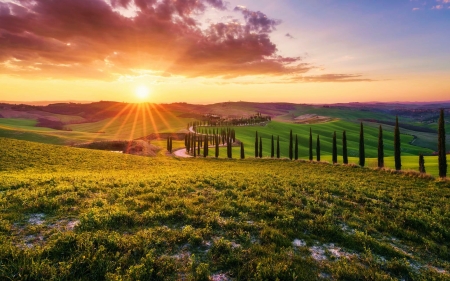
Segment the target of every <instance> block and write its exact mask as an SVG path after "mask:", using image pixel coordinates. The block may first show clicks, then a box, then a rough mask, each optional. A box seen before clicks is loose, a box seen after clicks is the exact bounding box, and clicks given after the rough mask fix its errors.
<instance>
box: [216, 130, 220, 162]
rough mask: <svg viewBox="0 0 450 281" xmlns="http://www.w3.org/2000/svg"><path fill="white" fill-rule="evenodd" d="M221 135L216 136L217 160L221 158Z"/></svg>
mask: <svg viewBox="0 0 450 281" xmlns="http://www.w3.org/2000/svg"><path fill="white" fill-rule="evenodd" d="M219 138H220V137H219V135H217V136H216V155H215V156H216V158H218V157H219V143H220V139H219Z"/></svg>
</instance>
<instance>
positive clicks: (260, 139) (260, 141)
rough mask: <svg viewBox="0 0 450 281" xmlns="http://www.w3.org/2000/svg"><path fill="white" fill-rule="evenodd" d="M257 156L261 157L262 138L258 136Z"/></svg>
mask: <svg viewBox="0 0 450 281" xmlns="http://www.w3.org/2000/svg"><path fill="white" fill-rule="evenodd" d="M259 158H262V138H261V137H259Z"/></svg>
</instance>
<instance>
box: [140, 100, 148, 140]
mask: <svg viewBox="0 0 450 281" xmlns="http://www.w3.org/2000/svg"><path fill="white" fill-rule="evenodd" d="M144 105H145V104H139V111H140V112H141V115H142V133H143V137H144V140H147V119H146V118H145V109H144Z"/></svg>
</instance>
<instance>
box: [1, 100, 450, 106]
mask: <svg viewBox="0 0 450 281" xmlns="http://www.w3.org/2000/svg"><path fill="white" fill-rule="evenodd" d="M98 102H115V103H125V104H145V103H147V104H160V105H162V104H191V105H212V104H221V103H256V104H257V103H273V104H277V103H288V104H297V105H339V104H344V105H345V104H435V103H450V100H436V101H426V102H423V101H392V102H385V101H367V102H359V101H352V102H337V103H302V102H284V101H267V102H259V101H250V100H245V101H244V100H239V101H217V102H214V103H191V102H185V101H175V102H161V103H156V102H151V101H144V102H126V101H115V100H92V101H79V100H54V101H39V100H37V101H7V100H0V104H11V105H21V104H24V105H31V106H47V105H50V104H59V103H61V104H69V103H73V104H92V103H98Z"/></svg>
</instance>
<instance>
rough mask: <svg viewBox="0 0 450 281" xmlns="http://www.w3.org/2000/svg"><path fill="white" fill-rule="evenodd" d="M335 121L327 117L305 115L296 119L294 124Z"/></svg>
mask: <svg viewBox="0 0 450 281" xmlns="http://www.w3.org/2000/svg"><path fill="white" fill-rule="evenodd" d="M333 120H335V119H333V118H331V117H327V116H320V115H317V114H303V115H300V116H297V117H295V118H294V123H296V124H317V123H325V122H330V121H333Z"/></svg>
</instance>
